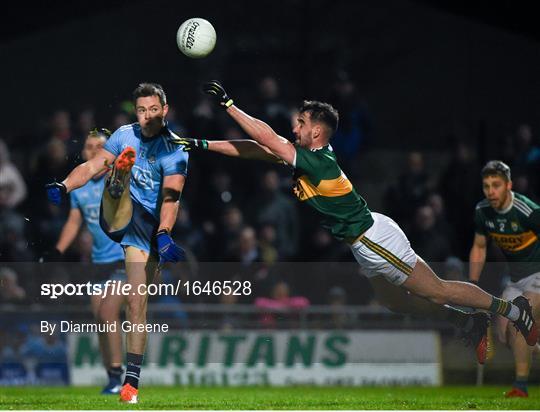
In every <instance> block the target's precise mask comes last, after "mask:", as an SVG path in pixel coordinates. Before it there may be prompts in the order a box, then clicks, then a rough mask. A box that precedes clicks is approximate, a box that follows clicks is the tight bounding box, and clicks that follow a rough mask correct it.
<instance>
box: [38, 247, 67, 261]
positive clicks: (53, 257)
mask: <svg viewBox="0 0 540 412" xmlns="http://www.w3.org/2000/svg"><path fill="white" fill-rule="evenodd" d="M63 256H64V255H63V254H62V253H60V251H59V250H58V249H56V248H55V247H53V248H51V249H48V250H46V251H45V252H43V253H42V255H41V257H40V258H39V260H38V261H39V263H43V262H61V261H62V257H63Z"/></svg>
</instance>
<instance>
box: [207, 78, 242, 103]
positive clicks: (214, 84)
mask: <svg viewBox="0 0 540 412" xmlns="http://www.w3.org/2000/svg"><path fill="white" fill-rule="evenodd" d="M202 90H203V92H205V93H206V94H208V95H210V96H212V97H213V98H214V99H216V101H217V102H218V103H219V104H220V105H221V106H223V107H224V108H225V109H227V108H229V107H231V106H232V105H233V103H234V101H233V99H231V98H230V97H229V96H228V95H227V92H226V91H225V89H224V88H223V86H222V85H221V84H220V83H219V82H218V81H217V80H211V81H209V82H207V83H205V84H203V87H202Z"/></svg>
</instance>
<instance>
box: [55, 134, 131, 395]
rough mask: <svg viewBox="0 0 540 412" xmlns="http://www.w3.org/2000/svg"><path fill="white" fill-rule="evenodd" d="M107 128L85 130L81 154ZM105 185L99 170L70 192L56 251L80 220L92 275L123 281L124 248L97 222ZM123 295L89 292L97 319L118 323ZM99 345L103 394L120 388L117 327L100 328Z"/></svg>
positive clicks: (98, 145)
mask: <svg viewBox="0 0 540 412" xmlns="http://www.w3.org/2000/svg"><path fill="white" fill-rule="evenodd" d="M109 136H110V132H109V131H108V130H107V129H94V130H92V131H90V132H89V133H88V136H87V137H86V141H85V143H84V147H83V150H82V158H83V159H84V160H90V159H92V158H94V157H95V156H96V155H97V153H98V151H99V150H101V149H102V148H103V146H104V145H105V142H106V141H107V138H108V137H109ZM104 186H105V173H100V174H98V175H96V176H95V177H94V178H92V179H90V180H89V181H88V183H86V184H85V185H84V186H82V187H80V188H79V189H76V190H74V191H72V192H71V193H70V197H71V210H70V212H69V216H68V219H67V221H66V223H65V224H64V227H63V228H62V232H61V233H60V238H59V239H58V242H57V243H56V246H55V250H54V251H53V252H56V254H57V255H63V254H64V253H65V251H66V250H67V249H68V248H69V246H70V245H71V244H72V243H73V241H74V240H75V238H76V237H77V234H78V233H79V230H80V228H81V226H82V224H83V223H85V224H86V227H87V229H88V231H89V232H90V234H91V235H92V263H94V264H95V265H94V266H93V268H95V269H96V271H95V272H96V273H94V279H93V280H95V281H98V282H103V281H105V280H106V278H109V277H110V279H111V280H116V281H118V282H125V280H126V279H125V271H124V270H123V269H122V266H123V265H122V262H123V261H124V250H123V249H122V247H121V246H120V245H119V244H118V243H116V242H113V241H112V240H111V239H109V237H108V236H107V235H106V234H105V233H104V232H103V230H102V229H101V227H100V225H99V210H100V204H101V194H102V193H103V188H104ZM123 301H124V298H123V297H122V296H120V295H118V294H116V295H115V294H111V293H109V294H107V295H106V296H105V298H103V297H102V296H101V295H92V296H91V298H90V303H91V306H92V313H93V314H94V317H95V318H96V320H98V321H99V322H102V323H105V324H106V323H107V322H109V323H110V324H112V323H115V322H116V323H118V322H119V321H120V310H121V308H122V303H123ZM98 336H99V349H100V351H101V357H102V360H103V365H104V366H105V369H106V370H107V375H108V377H109V382H108V384H107V385H106V386H105V388H103V390H102V393H103V394H107V395H108V394H115V393H119V392H120V388H121V378H122V375H123V372H124V371H123V369H122V334H121V331H120V330H119V329H116V330H115V331H114V332H113V331H111V332H100V333H99V334H98Z"/></svg>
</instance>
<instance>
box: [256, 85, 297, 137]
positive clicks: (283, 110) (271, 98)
mask: <svg viewBox="0 0 540 412" xmlns="http://www.w3.org/2000/svg"><path fill="white" fill-rule="evenodd" d="M258 92H259V94H258V99H257V102H256V106H255V107H256V113H257V116H256V117H258V118H259V119H261V120H263V121H265V122H267V123H269V124H272V125H273V126H274V127H275V130H277V131H278V132H279V133H281V135H282V136H289V135H290V130H291V111H290V110H289V109H288V108H287V106H286V105H285V104H284V100H283V98H282V97H281V90H280V87H279V83H278V81H277V80H276V78H275V77H273V76H265V77H263V78H262V79H261V80H260V81H259V84H258Z"/></svg>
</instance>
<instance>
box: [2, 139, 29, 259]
mask: <svg viewBox="0 0 540 412" xmlns="http://www.w3.org/2000/svg"><path fill="white" fill-rule="evenodd" d="M9 157H10V155H9V150H8V148H7V145H6V144H5V142H4V141H3V140H1V139H0V260H2V261H4V262H7V261H25V260H32V258H33V253H32V250H31V249H28V247H27V246H28V241H27V239H26V228H25V220H24V218H23V216H22V215H21V214H20V213H19V212H17V210H16V208H17V206H19V205H20V204H21V202H22V201H23V200H24V199H25V198H26V194H27V190H26V183H25V182H24V180H23V178H22V176H21V174H20V173H19V171H18V169H17V168H16V167H15V165H14V164H13V163H11V161H10V158H9Z"/></svg>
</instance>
